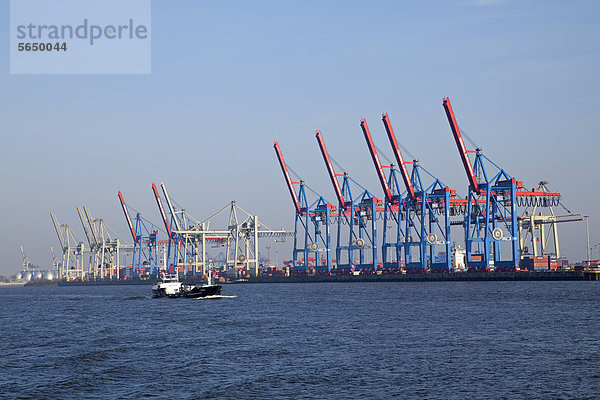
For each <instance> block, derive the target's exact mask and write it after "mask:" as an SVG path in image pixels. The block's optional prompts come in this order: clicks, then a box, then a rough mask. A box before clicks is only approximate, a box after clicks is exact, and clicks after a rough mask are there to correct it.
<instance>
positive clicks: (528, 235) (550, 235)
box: [517, 181, 585, 258]
mask: <svg viewBox="0 0 600 400" xmlns="http://www.w3.org/2000/svg"><path fill="white" fill-rule="evenodd" d="M547 184H548V182H545V181H541V182H539V184H538V187H537V188H536V189H534V190H532V191H537V192H542V193H550V190H549V189H548V187H547V186H546V185H547ZM529 200H530V201H528V202H527V201H526V200H525V199H523V200H522V201H521V204H525V203H527V206H526V207H527V208H526V209H525V211H524V212H523V213H522V216H520V217H519V218H518V219H517V222H518V225H519V253H520V255H521V258H523V257H526V256H532V257H538V256H542V257H543V256H549V255H553V256H555V257H556V258H560V245H559V240H558V224H559V223H562V222H576V221H584V220H585V217H584V216H583V215H581V214H573V213H571V212H570V211H569V210H568V209H567V211H568V212H569V214H568V215H556V214H555V213H554V209H553V206H556V205H557V201H556V199H552V200H554V201H552V202H551V203H549V202H547V201H546V202H544V201H532V200H533V199H529ZM538 200H539V199H538ZM517 203H519V201H518V200H517ZM529 206H531V207H532V208H531V210H529V209H528V207H529ZM542 207H546V208H548V209H549V211H550V215H544V213H543V212H542V211H539V212H538V208H542ZM563 208H564V206H563ZM565 209H566V208H565ZM547 228H548V229H547ZM546 229H547V230H546ZM527 241H529V242H530V244H529V246H530V247H529V246H528V245H526V243H527ZM538 243H539V246H538Z"/></svg>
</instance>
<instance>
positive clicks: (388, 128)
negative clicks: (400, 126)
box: [381, 113, 416, 200]
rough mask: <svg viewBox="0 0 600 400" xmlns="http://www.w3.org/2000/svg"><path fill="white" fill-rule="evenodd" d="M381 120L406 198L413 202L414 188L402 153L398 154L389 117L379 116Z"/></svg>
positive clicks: (398, 150) (398, 149) (385, 114)
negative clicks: (405, 191)
mask: <svg viewBox="0 0 600 400" xmlns="http://www.w3.org/2000/svg"><path fill="white" fill-rule="evenodd" d="M381 120H382V121H383V125H384V126H385V130H386V132H387V135H388V139H389V140H390V144H391V145H392V150H393V151H394V156H395V157H396V162H397V163H398V168H399V169H400V174H401V175H402V180H403V181H404V186H406V190H407V191H408V196H409V197H410V198H411V199H413V200H414V199H415V197H416V196H415V188H414V187H413V184H412V180H411V179H410V175H409V174H408V170H407V169H406V163H405V162H404V158H402V153H400V148H399V147H398V142H397V141H396V135H395V134H394V130H393V129H392V124H391V122H390V117H389V116H388V115H387V113H384V114H382V115H381Z"/></svg>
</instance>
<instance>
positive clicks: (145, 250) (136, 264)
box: [117, 192, 160, 278]
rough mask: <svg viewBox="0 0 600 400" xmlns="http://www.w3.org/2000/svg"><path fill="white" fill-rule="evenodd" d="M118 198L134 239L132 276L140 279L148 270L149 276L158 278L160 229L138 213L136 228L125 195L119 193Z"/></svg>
mask: <svg viewBox="0 0 600 400" xmlns="http://www.w3.org/2000/svg"><path fill="white" fill-rule="evenodd" d="M117 197H118V198H119V202H120V203H121V208H122V209H123V213H124V214H125V221H126V222H127V226H128V228H129V232H130V233H131V237H132V239H133V262H132V266H131V268H132V270H131V276H133V277H138V278H139V277H140V274H141V273H142V270H143V269H144V268H148V272H147V275H150V276H153V277H158V276H159V269H160V266H159V264H158V247H159V243H160V241H159V230H158V227H157V226H156V225H154V224H153V223H152V222H150V221H148V220H147V219H146V218H144V217H143V216H142V214H141V213H139V212H136V216H135V228H134V225H133V222H132V221H131V217H130V216H129V210H128V208H127V204H126V203H125V200H124V199H123V194H122V193H121V192H118V194H117Z"/></svg>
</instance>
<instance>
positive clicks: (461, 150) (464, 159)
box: [443, 97, 481, 193]
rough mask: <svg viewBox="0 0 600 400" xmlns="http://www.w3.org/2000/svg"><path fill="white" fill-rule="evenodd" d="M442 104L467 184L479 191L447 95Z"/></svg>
mask: <svg viewBox="0 0 600 400" xmlns="http://www.w3.org/2000/svg"><path fill="white" fill-rule="evenodd" d="M443 104H444V110H446V117H448V122H449V123H450V129H452V133H453V134H454V141H455V142H456V147H457V148H458V153H459V154H460V158H461V160H462V163H463V166H464V167H465V172H466V173H467V178H469V184H470V185H471V188H472V189H473V190H474V191H475V192H477V193H480V192H481V189H480V188H479V184H478V183H477V179H476V178H475V172H474V171H473V166H472V165H471V161H470V160H469V156H468V154H467V148H466V147H465V142H464V140H463V138H462V135H461V134H460V129H458V123H456V117H455V116H454V111H453V110H452V105H451V104H450V99H449V98H448V97H446V98H444V103H443Z"/></svg>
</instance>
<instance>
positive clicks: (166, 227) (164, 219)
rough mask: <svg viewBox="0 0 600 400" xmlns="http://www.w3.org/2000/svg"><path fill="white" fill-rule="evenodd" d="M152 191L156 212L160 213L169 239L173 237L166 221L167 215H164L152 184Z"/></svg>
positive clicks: (154, 186) (156, 191)
mask: <svg viewBox="0 0 600 400" xmlns="http://www.w3.org/2000/svg"><path fill="white" fill-rule="evenodd" d="M152 191H153V192H154V198H155V199H156V204H157V205H158V211H160V216H161V217H162V220H163V222H164V224H165V229H166V230H167V234H168V235H169V238H172V237H173V234H172V232H171V226H170V225H169V221H168V220H167V214H165V209H164V208H163V205H162V202H161V201H160V196H159V195H158V190H156V185H155V184H154V183H153V184H152Z"/></svg>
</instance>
